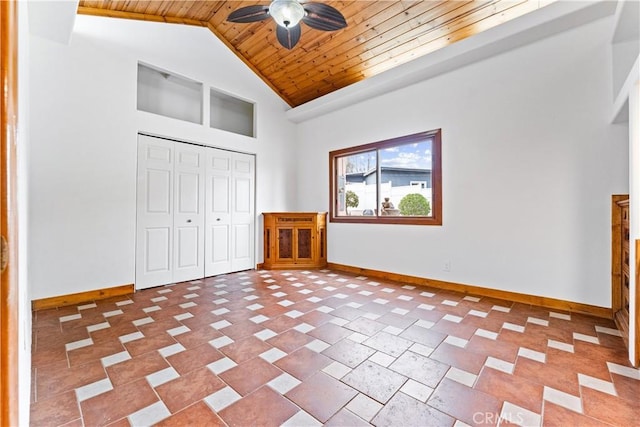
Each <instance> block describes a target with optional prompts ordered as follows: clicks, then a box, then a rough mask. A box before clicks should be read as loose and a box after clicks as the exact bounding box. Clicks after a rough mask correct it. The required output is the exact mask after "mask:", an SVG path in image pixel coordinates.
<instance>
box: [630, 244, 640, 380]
mask: <svg viewBox="0 0 640 427" xmlns="http://www.w3.org/2000/svg"><path fill="white" fill-rule="evenodd" d="M635 288H636V302H635V305H636V336H635V347H636V351H635V353H636V354H635V358H634V359H635V360H632V362H633V366H635V367H636V368H638V367H640V239H637V240H636V284H635Z"/></svg>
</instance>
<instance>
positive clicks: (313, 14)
mask: <svg viewBox="0 0 640 427" xmlns="http://www.w3.org/2000/svg"><path fill="white" fill-rule="evenodd" d="M302 6H303V7H304V10H305V11H306V12H307V15H306V16H305V17H304V18H302V22H304V23H305V24H307V25H308V26H310V27H311V28H315V29H316V30H322V31H335V30H339V29H340V28H344V27H346V26H347V21H346V20H345V19H344V16H342V13H340V12H339V11H338V10H337V9H336V8H334V7H331V6H328V5H326V4H322V3H303V5H302Z"/></svg>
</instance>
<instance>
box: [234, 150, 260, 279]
mask: <svg viewBox="0 0 640 427" xmlns="http://www.w3.org/2000/svg"><path fill="white" fill-rule="evenodd" d="M232 156H233V157H232V178H233V179H232V203H231V245H230V249H231V271H241V270H248V269H250V268H254V267H255V264H254V261H253V253H254V249H253V247H254V231H253V230H254V227H255V207H254V205H255V200H254V199H255V197H254V191H255V157H254V156H252V155H249V154H241V153H233V155H232Z"/></svg>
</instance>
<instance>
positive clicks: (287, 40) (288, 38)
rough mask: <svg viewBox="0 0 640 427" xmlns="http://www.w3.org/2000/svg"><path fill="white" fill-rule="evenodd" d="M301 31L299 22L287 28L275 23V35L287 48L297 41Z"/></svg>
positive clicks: (290, 47)
mask: <svg viewBox="0 0 640 427" xmlns="http://www.w3.org/2000/svg"><path fill="white" fill-rule="evenodd" d="M301 33H302V31H301V30H300V25H299V24H298V25H295V26H293V27H289V28H285V27H281V26H280V25H276V36H277V37H278V41H279V42H280V44H281V45H282V46H284V47H286V48H287V49H292V48H293V47H294V46H295V45H296V44H297V43H298V40H300V34H301Z"/></svg>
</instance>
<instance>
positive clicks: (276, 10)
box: [269, 0, 306, 28]
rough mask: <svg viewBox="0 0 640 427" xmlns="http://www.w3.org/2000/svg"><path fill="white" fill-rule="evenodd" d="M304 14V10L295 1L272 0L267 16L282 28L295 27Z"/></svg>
mask: <svg viewBox="0 0 640 427" xmlns="http://www.w3.org/2000/svg"><path fill="white" fill-rule="evenodd" d="M305 14H306V12H305V11H304V8H303V7H302V5H301V4H300V3H299V2H298V1H297V0H274V1H273V2H272V3H271V5H270V6H269V15H271V16H272V17H273V19H274V20H275V21H276V23H277V24H278V25H280V26H281V27H284V28H291V27H295V26H296V25H298V23H299V22H300V20H302V18H304V15H305Z"/></svg>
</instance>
